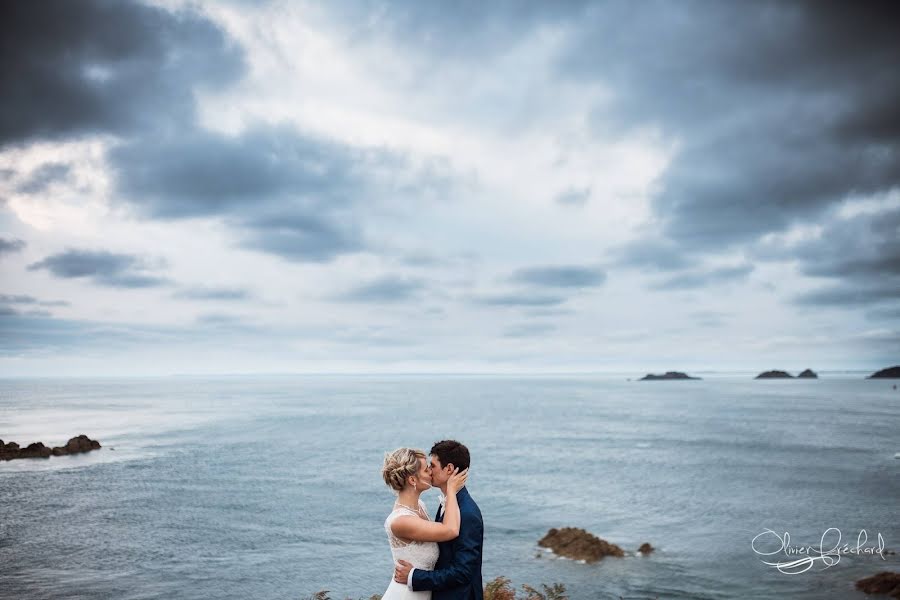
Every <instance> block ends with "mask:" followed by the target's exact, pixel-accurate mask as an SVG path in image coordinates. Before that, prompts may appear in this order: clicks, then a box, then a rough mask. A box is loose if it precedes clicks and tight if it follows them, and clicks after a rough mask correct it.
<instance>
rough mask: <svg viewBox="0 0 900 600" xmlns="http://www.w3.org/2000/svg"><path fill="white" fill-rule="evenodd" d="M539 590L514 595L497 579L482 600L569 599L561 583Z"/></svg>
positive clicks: (317, 597) (319, 597) (373, 599)
mask: <svg viewBox="0 0 900 600" xmlns="http://www.w3.org/2000/svg"><path fill="white" fill-rule="evenodd" d="M541 588H543V590H544V591H543V592H539V591H538V590H536V589H535V588H533V587H531V586H530V585H526V584H522V590H521V591H522V594H519V595H516V589H515V588H513V587H512V584H511V582H510V581H509V579H507V578H506V577H498V578H496V579H494V580H492V581H489V582H488V583H487V585H486V586H484V600H569V597H568V596H566V586H564V585H563V584H561V583H554V584H553V585H542V586H541ZM328 593H329V592H328V590H322V591H320V592H316V593H315V594H313V595H312V596H306V597H305V598H303V599H302V600H332V598H331V596H329V595H328ZM523 594H524V595H523ZM347 600H352V598H347ZM359 600H381V594H373V595H372V596H369V597H368V598H360V599H359Z"/></svg>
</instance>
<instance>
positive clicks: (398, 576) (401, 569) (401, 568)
mask: <svg viewBox="0 0 900 600" xmlns="http://www.w3.org/2000/svg"><path fill="white" fill-rule="evenodd" d="M410 569H412V565H411V564H409V563H408V562H406V561H405V560H400V561H397V565H396V566H395V567H394V581H396V582H397V583H406V580H407V579H408V578H409V570H410Z"/></svg>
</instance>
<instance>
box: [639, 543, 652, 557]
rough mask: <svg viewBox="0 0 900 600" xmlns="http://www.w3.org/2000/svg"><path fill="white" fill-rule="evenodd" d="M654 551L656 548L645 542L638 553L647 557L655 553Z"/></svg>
mask: <svg viewBox="0 0 900 600" xmlns="http://www.w3.org/2000/svg"><path fill="white" fill-rule="evenodd" d="M653 550H654V548H653V546H651V545H650V542H644V543H643V544H641V547H640V548H638V552H640V553H641V554H643V555H644V556H647V555H648V554H650V553H651V552H653Z"/></svg>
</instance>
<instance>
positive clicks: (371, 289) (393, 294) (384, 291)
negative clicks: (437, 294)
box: [334, 275, 425, 303]
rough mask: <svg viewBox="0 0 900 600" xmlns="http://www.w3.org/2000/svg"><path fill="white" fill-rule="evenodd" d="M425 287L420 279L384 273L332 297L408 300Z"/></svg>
mask: <svg viewBox="0 0 900 600" xmlns="http://www.w3.org/2000/svg"><path fill="white" fill-rule="evenodd" d="M424 289H425V282H423V281H422V280H421V279H411V278H406V277H398V276H396V275H386V276H384V277H380V278H378V279H375V280H374V281H369V282H366V283H363V284H361V285H358V286H356V287H354V288H352V289H350V290H347V291H346V292H344V293H342V294H339V295H337V296H335V297H334V299H335V300H339V301H341V302H361V303H367V302H371V303H390V302H403V301H406V300H409V299H411V298H413V297H415V296H416V295H418V294H419V293H421V292H422V291H423V290H424Z"/></svg>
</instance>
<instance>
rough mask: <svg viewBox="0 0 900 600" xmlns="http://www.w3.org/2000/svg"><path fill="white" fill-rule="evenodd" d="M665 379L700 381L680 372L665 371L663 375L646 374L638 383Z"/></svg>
mask: <svg viewBox="0 0 900 600" xmlns="http://www.w3.org/2000/svg"><path fill="white" fill-rule="evenodd" d="M667 379H700V378H699V377H691V376H690V375H688V374H687V373H682V372H680V371H667V372H666V373H665V374H664V375H654V374H653V373H647V374H646V375H644V376H643V377H641V378H640V379H638V381H665V380H667Z"/></svg>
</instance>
